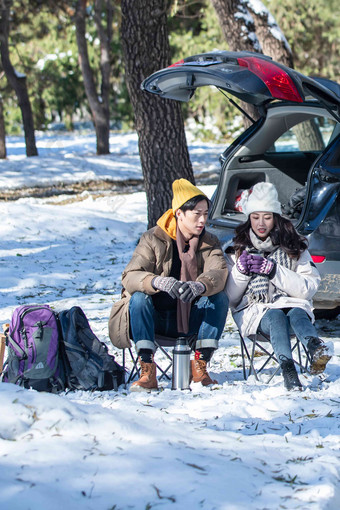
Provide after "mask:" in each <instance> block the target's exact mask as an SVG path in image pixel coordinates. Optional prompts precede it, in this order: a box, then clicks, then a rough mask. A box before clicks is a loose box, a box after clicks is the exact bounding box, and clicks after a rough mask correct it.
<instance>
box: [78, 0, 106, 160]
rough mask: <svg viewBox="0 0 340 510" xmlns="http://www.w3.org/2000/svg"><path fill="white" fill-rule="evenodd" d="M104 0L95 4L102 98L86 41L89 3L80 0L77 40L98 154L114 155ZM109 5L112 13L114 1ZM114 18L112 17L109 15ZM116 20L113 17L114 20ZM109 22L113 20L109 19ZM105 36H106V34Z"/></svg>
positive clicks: (98, 0) (97, 0)
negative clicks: (103, 19) (112, 152)
mask: <svg viewBox="0 0 340 510" xmlns="http://www.w3.org/2000/svg"><path fill="white" fill-rule="evenodd" d="M102 3H103V2H102V1H100V0H96V2H95V19H96V24H97V28H98V27H99V34H98V36H99V39H100V47H101V77H102V89H101V97H98V94H97V90H96V84H95V79H94V75H93V71H92V69H91V66H90V60H89V55H88V51H87V41H86V4H87V1H86V0H78V1H77V6H76V11H75V13H74V16H75V26H76V38H77V45H78V52H79V63H80V68H81V72H82V75H83V80H84V86H85V92H86V96H87V99H88V102H89V105H90V109H91V113H92V117H93V122H94V126H95V130H96V138H97V154H108V153H109V152H110V145H109V138H110V112H109V81H110V65H109V47H110V40H108V38H106V36H105V34H104V28H103V26H102V20H101V13H102ZM105 4H106V5H107V6H108V7H109V9H110V10H111V9H112V7H111V2H110V1H109V0H107V1H105ZM109 18H110V16H109ZM110 19H112V18H110ZM108 22H109V20H108ZM103 34H104V35H103Z"/></svg>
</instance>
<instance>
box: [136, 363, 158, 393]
mask: <svg viewBox="0 0 340 510" xmlns="http://www.w3.org/2000/svg"><path fill="white" fill-rule="evenodd" d="M138 361H139V364H140V367H141V374H140V377H139V380H138V381H136V382H134V383H132V384H131V387H130V391H156V390H158V383H157V377H156V363H154V362H152V363H145V362H144V361H142V360H141V358H138Z"/></svg>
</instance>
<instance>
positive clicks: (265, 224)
mask: <svg viewBox="0 0 340 510" xmlns="http://www.w3.org/2000/svg"><path fill="white" fill-rule="evenodd" d="M250 225H251V228H252V229H253V231H254V233H255V234H256V235H257V236H258V237H259V238H260V239H263V240H265V239H267V237H268V236H269V234H270V231H271V230H272V229H273V228H274V215H273V213H271V212H253V213H251V214H250Z"/></svg>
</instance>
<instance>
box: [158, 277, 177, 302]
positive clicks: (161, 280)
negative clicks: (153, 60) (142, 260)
mask: <svg viewBox="0 0 340 510" xmlns="http://www.w3.org/2000/svg"><path fill="white" fill-rule="evenodd" d="M151 285H152V286H153V287H154V288H155V289H158V290H161V291H163V292H167V293H168V294H169V296H170V297H172V299H179V298H180V297H181V294H180V293H179V290H180V289H181V288H182V285H183V282H179V281H178V280H176V278H174V277H173V276H156V277H155V278H154V279H153V280H152V282H151Z"/></svg>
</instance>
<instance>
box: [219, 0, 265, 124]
mask: <svg viewBox="0 0 340 510" xmlns="http://www.w3.org/2000/svg"><path fill="white" fill-rule="evenodd" d="M211 3H212V5H213V6H214V8H215V11H216V14H217V17H218V20H219V22H220V25H221V29H222V34H223V36H224V38H225V40H226V42H227V43H228V46H229V49H230V50H231V51H256V52H257V53H262V48H261V44H260V42H259V40H258V38H257V34H256V31H255V23H254V20H253V18H252V16H251V15H250V13H249V10H248V8H247V2H244V1H243V0H211ZM241 107H242V109H243V110H245V111H246V113H247V114H248V115H250V116H251V118H253V119H254V120H257V119H258V118H259V112H258V109H257V108H256V106H254V105H251V104H249V103H244V102H243V101H242V102H241ZM243 123H244V126H245V127H248V126H249V125H250V124H251V122H250V120H249V119H248V118H247V117H245V116H244V117H243Z"/></svg>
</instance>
